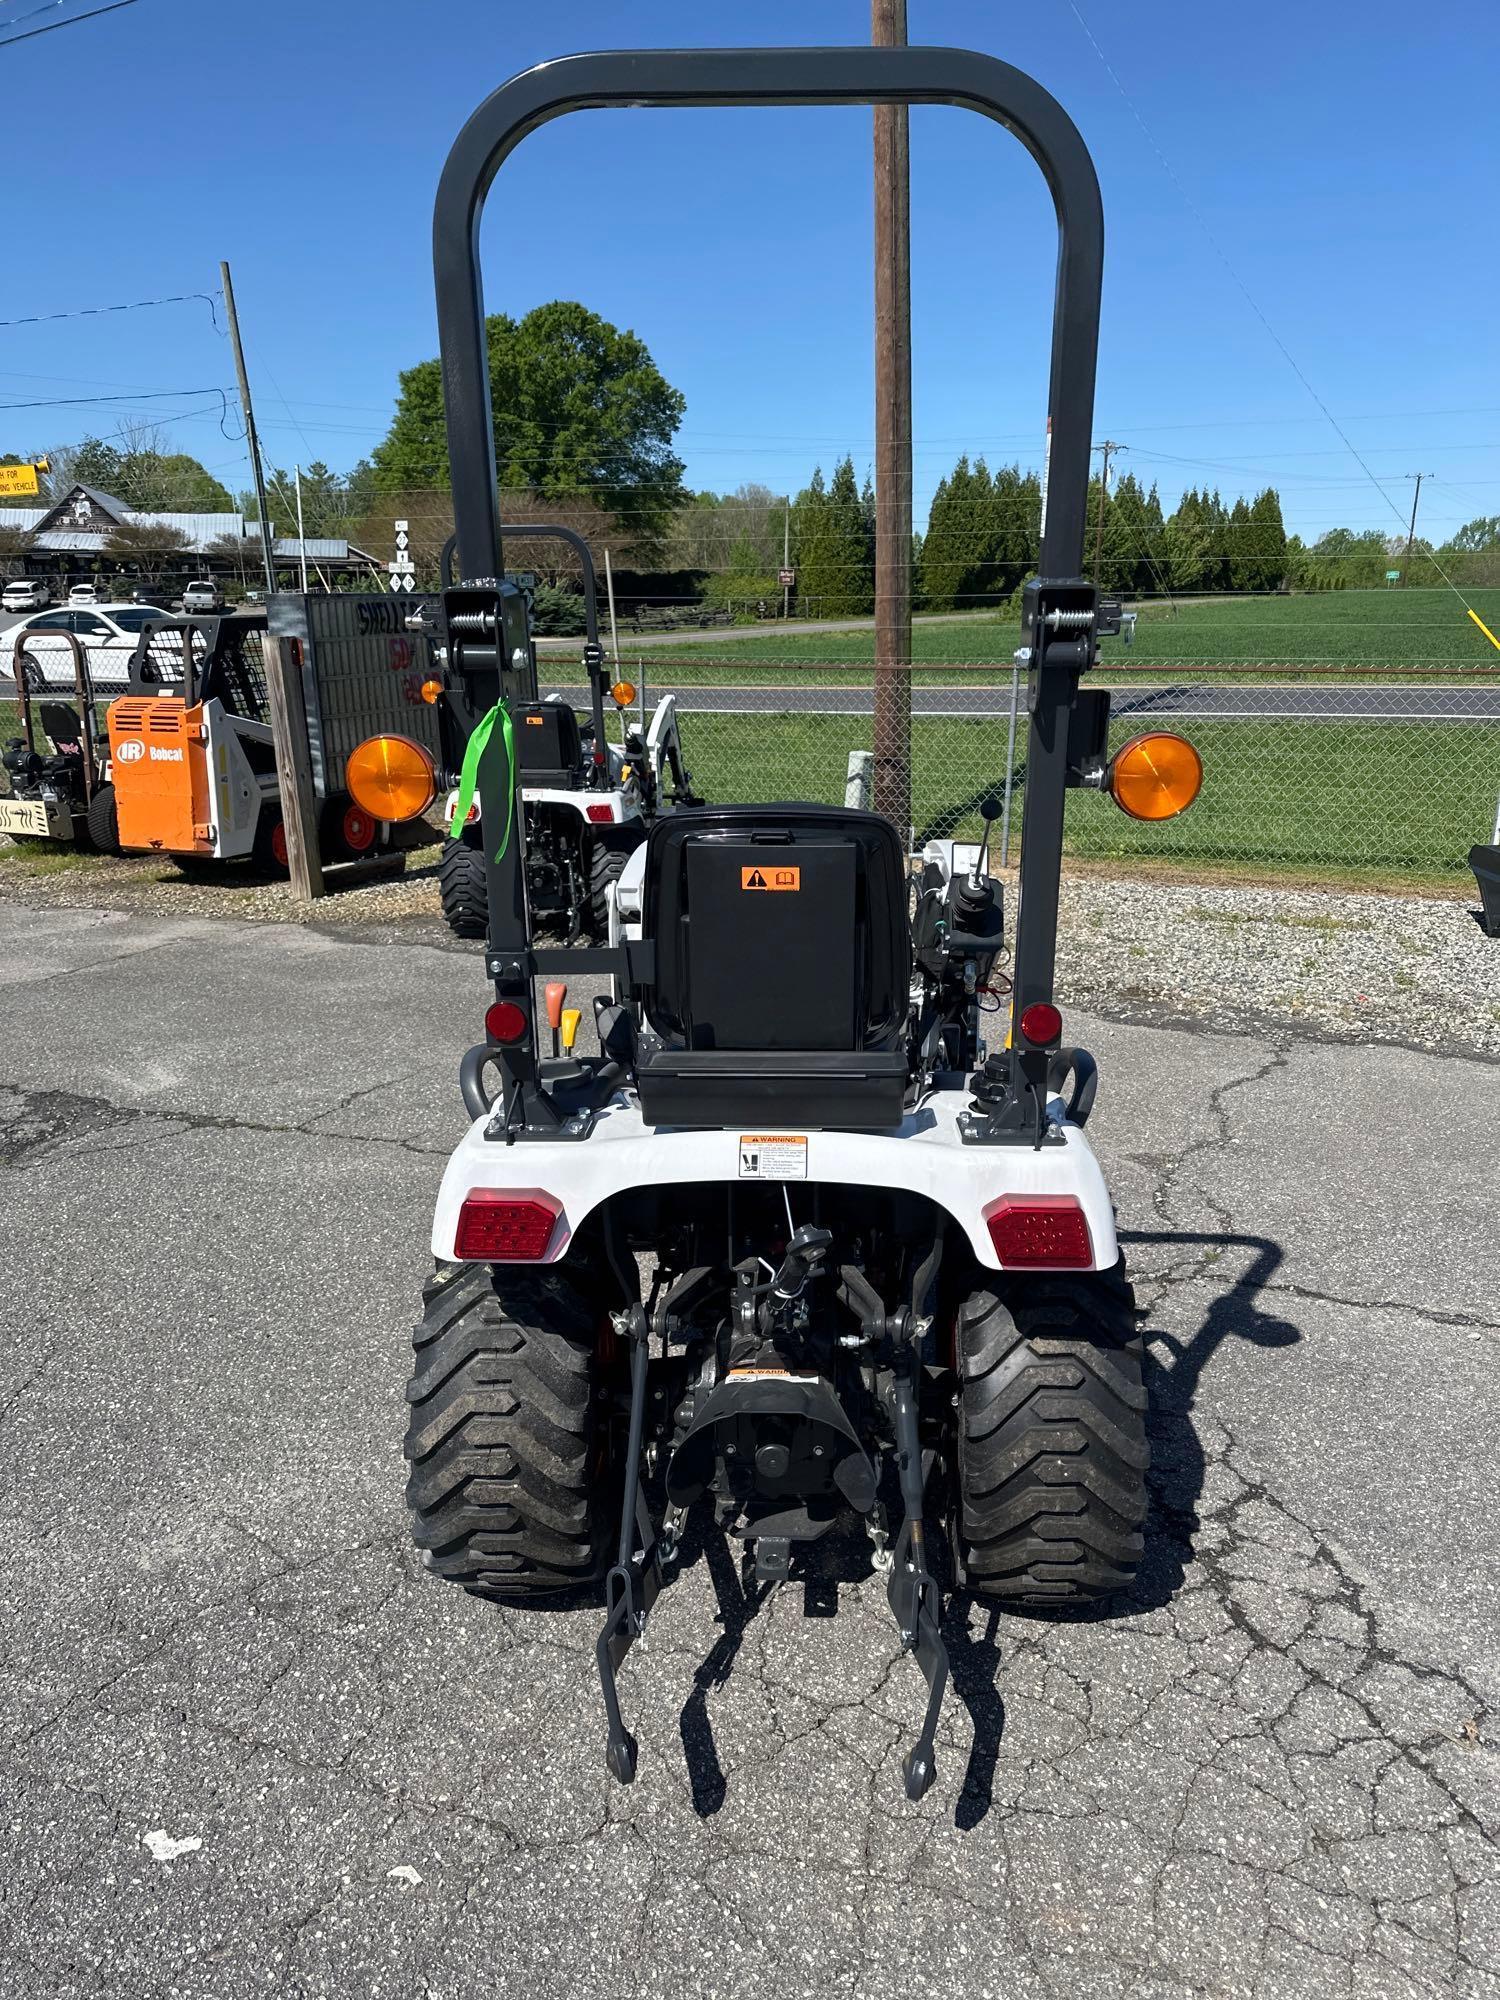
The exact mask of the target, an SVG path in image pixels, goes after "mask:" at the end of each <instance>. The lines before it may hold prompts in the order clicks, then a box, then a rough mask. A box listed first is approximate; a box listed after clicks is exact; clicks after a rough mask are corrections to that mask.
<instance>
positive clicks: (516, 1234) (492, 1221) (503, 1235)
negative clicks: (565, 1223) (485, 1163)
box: [453, 1188, 562, 1264]
mask: <svg viewBox="0 0 1500 2000" xmlns="http://www.w3.org/2000/svg"><path fill="white" fill-rule="evenodd" d="M561 1214H562V1207H561V1205H560V1204H559V1203H557V1202H555V1201H553V1199H552V1197H551V1196H550V1195H537V1194H512V1193H510V1192H508V1191H506V1190H504V1189H500V1188H471V1189H470V1190H469V1192H468V1193H467V1194H466V1195H465V1196H464V1204H463V1207H462V1208H461V1209H460V1210H459V1212H458V1230H457V1232H456V1235H455V1238H454V1244H453V1254H454V1256H455V1257H456V1258H457V1259H458V1260H459V1261H460V1262H461V1263H476V1264H538V1263H540V1262H541V1260H542V1258H543V1257H544V1256H545V1255H546V1252H547V1245H548V1244H549V1243H550V1242H551V1241H552V1232H553V1230H554V1229H555V1228H556V1227H557V1218H558V1217H559V1216H560V1215H561Z"/></svg>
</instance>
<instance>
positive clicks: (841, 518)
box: [797, 457, 875, 618]
mask: <svg viewBox="0 0 1500 2000" xmlns="http://www.w3.org/2000/svg"><path fill="white" fill-rule="evenodd" d="M821 479H822V475H821V473H815V474H814V475H813V485H814V487H818V488H821ZM811 496H812V489H809V493H808V494H807V495H799V497H798V502H797V505H798V511H799V514H800V513H801V512H802V508H803V500H804V498H807V499H811ZM807 515H808V529H804V530H803V533H802V537H801V549H802V575H801V579H800V583H801V591H802V594H803V596H805V597H808V598H812V599H814V600H815V601H816V615H817V616H819V617H823V618H856V617H860V616H862V615H864V614H865V613H866V612H868V611H870V610H872V609H873V608H874V603H875V576H874V564H873V558H872V551H871V548H870V543H869V537H868V534H867V532H866V527H865V515H864V509H863V507H862V506H861V505H860V498H859V488H858V486H857V485H856V484H855V481H854V461H853V460H852V459H851V458H847V457H846V458H843V459H841V460H840V461H839V463H838V464H837V465H836V466H835V467H834V472H833V479H832V481H831V482H830V484H829V486H828V489H827V492H826V494H824V493H822V492H821V491H820V492H819V493H818V496H817V499H816V501H815V502H814V503H813V504H812V505H811V506H810V507H809V508H808V510H807ZM809 529H810V530H811V532H810V533H809V531H808V530H809Z"/></svg>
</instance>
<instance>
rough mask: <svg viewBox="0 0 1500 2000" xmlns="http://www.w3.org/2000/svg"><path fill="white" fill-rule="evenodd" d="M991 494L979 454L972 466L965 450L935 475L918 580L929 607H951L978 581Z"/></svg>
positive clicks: (988, 538) (989, 529)
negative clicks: (940, 474) (945, 470)
mask: <svg viewBox="0 0 1500 2000" xmlns="http://www.w3.org/2000/svg"><path fill="white" fill-rule="evenodd" d="M993 498H994V486H993V482H992V481H991V479H990V475H989V470H988V468H987V467H986V466H985V464H984V461H983V459H981V460H980V461H979V464H978V466H971V465H970V464H969V460H968V456H967V454H965V455H964V456H963V457H962V458H960V459H959V461H958V463H957V465H955V466H954V468H953V470H952V472H950V473H949V475H948V477H947V478H946V479H940V480H939V481H938V487H937V491H936V492H935V493H934V494H933V496H932V507H931V509H930V511H929V513H928V516H927V533H926V536H925V537H924V539H923V543H922V586H923V589H924V591H925V593H926V596H927V602H928V605H929V607H930V608H931V609H932V610H934V611H952V610H953V609H954V608H955V607H956V606H959V605H962V604H963V603H965V602H967V601H968V599H969V597H970V596H971V594H972V593H973V592H974V590H975V588H976V586H978V585H979V584H981V583H982V580H983V578H984V576H985V574H986V569H987V565H988V559H989V556H990V553H991V549H992V536H993V533H994V523H993V520H992V518H991V514H992V503H993Z"/></svg>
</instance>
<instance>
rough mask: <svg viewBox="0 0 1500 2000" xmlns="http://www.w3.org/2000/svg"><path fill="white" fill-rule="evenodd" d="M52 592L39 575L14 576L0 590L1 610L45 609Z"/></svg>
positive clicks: (50, 600) (49, 601)
mask: <svg viewBox="0 0 1500 2000" xmlns="http://www.w3.org/2000/svg"><path fill="white" fill-rule="evenodd" d="M51 602H52V592H51V590H50V589H49V587H48V586H47V585H46V584H45V583H43V582H42V581H41V579H40V578H39V577H34V576H17V577H12V579H11V580H10V582H9V583H8V584H6V586H5V589H4V590H3V591H0V611H45V610H46V608H47V606H48V605H49V604H50V603H51Z"/></svg>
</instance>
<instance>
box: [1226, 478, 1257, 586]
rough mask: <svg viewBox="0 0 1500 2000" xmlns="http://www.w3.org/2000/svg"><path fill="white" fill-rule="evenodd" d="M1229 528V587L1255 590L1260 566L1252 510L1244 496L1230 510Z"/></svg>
mask: <svg viewBox="0 0 1500 2000" xmlns="http://www.w3.org/2000/svg"><path fill="white" fill-rule="evenodd" d="M1227 527H1228V535H1227V537H1226V543H1225V546H1226V551H1227V554H1228V558H1229V587H1230V589H1231V590H1254V589H1255V587H1256V585H1257V583H1258V581H1259V578H1260V564H1259V563H1258V562H1257V561H1256V556H1255V548H1254V542H1253V536H1252V530H1251V526H1250V509H1249V508H1248V507H1247V506H1246V505H1245V497H1244V495H1243V494H1241V495H1240V497H1239V499H1237V500H1236V501H1235V503H1234V505H1233V507H1231V508H1230V510H1229V520H1228V523H1227Z"/></svg>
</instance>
